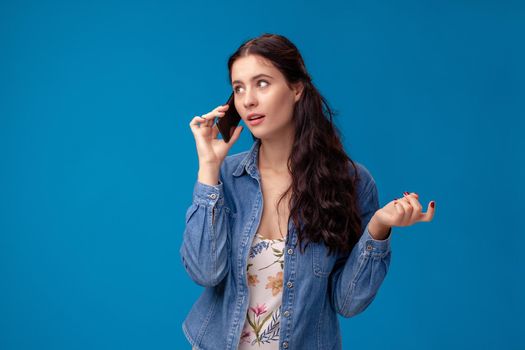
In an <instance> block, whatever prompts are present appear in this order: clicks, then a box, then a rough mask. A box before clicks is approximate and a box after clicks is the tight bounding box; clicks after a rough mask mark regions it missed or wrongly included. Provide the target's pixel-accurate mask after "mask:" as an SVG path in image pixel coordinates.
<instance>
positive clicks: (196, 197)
mask: <svg viewBox="0 0 525 350" xmlns="http://www.w3.org/2000/svg"><path fill="white" fill-rule="evenodd" d="M193 202H194V203H196V204H204V205H209V206H214V205H215V204H218V205H222V204H224V189H223V183H222V182H221V180H219V183H218V184H217V185H208V184H204V183H202V182H199V180H197V181H196V182H195V186H194V187H193Z"/></svg>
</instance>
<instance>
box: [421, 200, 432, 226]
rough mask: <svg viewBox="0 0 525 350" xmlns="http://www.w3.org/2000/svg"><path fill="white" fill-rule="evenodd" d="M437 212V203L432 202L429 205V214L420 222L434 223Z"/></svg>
mask: <svg viewBox="0 0 525 350" xmlns="http://www.w3.org/2000/svg"><path fill="white" fill-rule="evenodd" d="M435 212H436V202H434V201H430V203H428V207H427V212H426V213H424V214H423V215H422V218H421V219H419V221H426V222H428V221H432V219H433V218H434V213H435Z"/></svg>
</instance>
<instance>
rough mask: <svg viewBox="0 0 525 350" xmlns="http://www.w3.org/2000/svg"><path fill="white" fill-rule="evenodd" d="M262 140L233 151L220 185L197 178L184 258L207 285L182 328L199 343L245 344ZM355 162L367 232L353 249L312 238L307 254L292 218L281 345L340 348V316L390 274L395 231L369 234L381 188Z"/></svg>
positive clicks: (359, 306) (221, 349)
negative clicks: (339, 249) (336, 249)
mask: <svg viewBox="0 0 525 350" xmlns="http://www.w3.org/2000/svg"><path fill="white" fill-rule="evenodd" d="M259 145H260V140H259V139H256V140H255V141H254V143H253V145H252V147H251V149H250V150H249V151H245V152H242V153H237V154H234V155H230V156H227V157H226V158H225V159H224V161H223V163H222V164H221V167H220V175H219V183H218V184H217V185H215V186H211V185H207V184H203V183H201V182H199V181H198V180H197V181H196V183H195V186H194V190H193V201H192V204H191V205H190V207H189V208H188V210H187V212H186V218H185V220H186V227H185V231H184V236H183V240H182V245H181V247H180V254H181V258H182V263H183V265H184V268H185V270H186V271H187V273H188V275H189V276H190V277H191V279H192V280H193V281H195V283H197V284H199V285H201V286H204V287H205V288H204V290H203V292H202V294H201V295H200V297H199V298H198V299H197V300H196V302H195V304H194V305H193V307H192V308H191V310H190V312H189V314H188V315H187V317H186V319H185V320H184V322H183V325H182V329H183V332H184V334H185V336H186V337H187V339H188V341H189V342H190V343H191V345H192V346H193V347H194V348H197V349H204V350H213V349H217V350H230V349H231V350H233V349H237V347H238V344H239V339H240V335H241V331H242V327H243V326H244V321H245V317H246V312H247V310H248V302H249V296H248V281H247V275H246V267H247V261H248V253H249V250H250V247H251V243H252V240H253V238H254V235H255V233H256V231H257V229H258V227H259V223H260V220H261V215H262V209H263V202H262V201H263V197H262V192H261V185H260V174H259V170H258V167H257V166H258V163H257V159H258V157H257V155H258V151H259ZM355 163H356V165H357V168H358V172H359V175H360V176H361V179H362V180H361V181H360V182H359V185H358V188H357V193H358V196H359V201H358V202H359V207H360V212H361V219H362V226H363V227H364V230H363V234H362V236H361V238H360V240H359V242H358V243H357V244H356V245H355V247H354V248H353V250H352V251H351V253H347V254H345V255H344V254H342V253H338V254H337V255H334V254H332V255H330V256H326V253H327V251H328V250H327V247H326V246H325V245H324V244H323V243H312V242H310V243H309V245H308V247H307V249H306V250H305V251H304V254H302V253H301V252H300V251H299V247H298V246H296V243H297V232H296V229H295V227H294V224H293V220H292V219H291V218H290V219H289V221H288V235H287V236H286V249H285V251H286V253H285V257H284V275H283V283H284V285H283V290H282V305H281V308H282V309H281V312H282V313H281V315H282V316H281V321H280V336H279V349H301V350H308V349H319V350H330V349H341V348H342V341H341V334H340V327H339V321H338V318H337V314H339V315H342V316H343V317H352V316H354V315H357V314H358V313H360V312H362V311H363V310H365V309H366V307H367V306H368V305H369V304H370V303H371V302H372V300H373V299H374V297H375V296H376V293H377V292H378V289H379V287H380V285H381V283H382V282H383V280H384V278H385V276H386V273H387V270H388V267H389V265H390V256H391V253H390V239H391V231H390V232H389V235H388V237H387V238H386V239H384V240H375V239H373V238H372V237H371V236H370V233H369V232H368V223H369V221H370V218H371V217H372V215H373V214H374V213H375V212H376V210H377V209H379V201H378V192H377V187H376V184H375V181H374V179H373V177H372V176H371V175H370V173H369V172H368V170H367V169H366V168H365V167H364V166H363V165H361V164H360V163H358V162H355ZM350 169H351V171H354V170H353V167H350Z"/></svg>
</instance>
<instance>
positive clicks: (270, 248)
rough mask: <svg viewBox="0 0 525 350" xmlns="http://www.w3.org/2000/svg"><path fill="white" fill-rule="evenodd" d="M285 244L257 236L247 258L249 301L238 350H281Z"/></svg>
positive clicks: (279, 240) (281, 240) (281, 241)
mask: <svg viewBox="0 0 525 350" xmlns="http://www.w3.org/2000/svg"><path fill="white" fill-rule="evenodd" d="M284 248H285V240H284V238H281V239H267V238H263V237H262V236H261V235H260V234H259V233H257V234H256V235H255V238H254V240H253V243H252V246H251V249H250V255H249V257H248V266H247V270H246V271H247V277H248V289H249V292H250V301H249V307H248V312H247V314H246V321H245V322H244V327H243V330H242V333H241V339H240V341H239V350H244V349H265V350H267V349H279V330H280V327H279V326H280V320H281V300H282V290H283V270H284Z"/></svg>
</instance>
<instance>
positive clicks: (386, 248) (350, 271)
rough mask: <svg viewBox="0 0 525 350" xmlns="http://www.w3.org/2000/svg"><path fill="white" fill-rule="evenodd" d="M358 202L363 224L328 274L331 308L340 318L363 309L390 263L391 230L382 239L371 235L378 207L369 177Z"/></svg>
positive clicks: (378, 285)
mask: <svg viewBox="0 0 525 350" xmlns="http://www.w3.org/2000/svg"><path fill="white" fill-rule="evenodd" d="M365 193H366V194H365V195H364V196H363V198H364V200H362V201H361V204H360V206H361V208H363V209H362V210H361V220H362V226H363V227H365V229H364V231H363V234H362V235H361V237H360V239H359V241H358V242H357V244H356V245H355V246H354V248H353V249H352V251H351V253H350V255H349V256H348V257H347V258H345V259H342V260H341V261H338V263H336V267H335V268H334V271H333V272H332V275H331V277H330V278H331V280H330V283H331V291H332V293H331V298H332V300H331V301H332V303H333V305H334V308H335V310H336V311H337V312H338V313H339V314H340V315H342V316H344V317H352V316H355V315H357V314H359V313H361V312H362V311H364V310H365V309H366V308H367V307H368V305H370V303H371V302H372V301H373V300H374V298H375V296H376V294H377V292H378V290H379V287H380V286H381V284H382V282H383V280H384V279H385V276H386V273H387V271H388V268H389V266H390V257H391V250H390V241H391V237H392V229H390V231H389V232H388V237H387V238H385V239H384V240H376V239H374V238H372V236H371V235H370V232H369V231H368V226H369V222H370V219H371V218H372V216H373V215H374V213H375V212H376V211H377V210H378V209H379V199H378V193H377V186H376V184H375V182H374V181H373V180H372V181H371V182H370V184H369V186H368V187H367V191H365Z"/></svg>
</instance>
